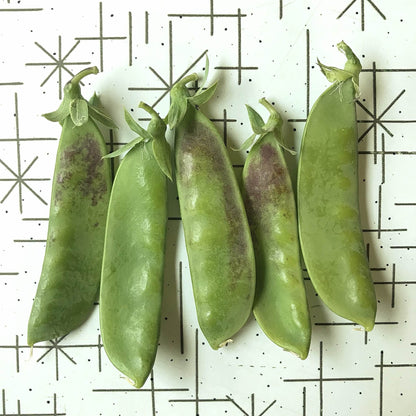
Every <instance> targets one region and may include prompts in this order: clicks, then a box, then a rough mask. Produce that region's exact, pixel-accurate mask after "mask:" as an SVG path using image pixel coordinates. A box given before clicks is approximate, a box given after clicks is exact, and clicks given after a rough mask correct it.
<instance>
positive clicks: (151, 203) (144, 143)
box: [100, 103, 171, 388]
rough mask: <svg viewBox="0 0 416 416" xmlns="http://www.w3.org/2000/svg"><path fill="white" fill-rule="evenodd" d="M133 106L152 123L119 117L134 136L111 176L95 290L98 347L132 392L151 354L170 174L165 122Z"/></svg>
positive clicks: (149, 364)
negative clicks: (100, 343) (97, 292)
mask: <svg viewBox="0 0 416 416" xmlns="http://www.w3.org/2000/svg"><path fill="white" fill-rule="evenodd" d="M140 107H142V108H144V109H145V110H147V111H148V112H149V113H150V114H151V115H152V120H151V121H150V123H149V126H148V130H147V131H145V130H143V129H141V128H140V126H139V125H138V124H137V123H136V122H135V121H134V120H133V118H132V117H131V116H130V115H129V114H128V113H127V112H125V116H126V120H127V121H128V123H129V125H130V126H131V127H132V128H133V129H134V131H136V132H138V133H139V135H140V136H139V137H138V139H136V140H133V141H132V142H131V143H129V144H128V147H132V148H131V149H130V150H129V151H128V153H127V154H126V155H125V156H124V158H123V159H122V161H121V163H120V166H119V168H118V169H117V173H116V176H115V178H114V184H113V188H112V192H111V198H110V204H109V208H108V216H107V226H106V236H105V244H104V256H103V266H102V274H101V289H100V329H101V336H102V340H103V345H104V349H105V351H106V353H107V356H108V358H109V359H110V361H111V362H112V363H113V364H114V366H115V367H116V368H117V369H119V370H120V371H121V372H122V373H123V374H124V375H126V376H127V377H128V378H129V379H131V381H132V383H133V384H134V386H135V387H137V388H140V387H141V386H142V385H143V384H144V383H145V381H146V379H147V377H148V376H149V374H150V372H151V370H152V367H153V365H154V361H155V357H156V352H157V345H158V339H159V332H160V315H161V305H162V289H163V274H164V257H165V236H166V224H167V218H168V216H167V183H166V182H167V179H166V175H165V173H164V171H166V170H164V168H165V167H167V174H168V175H169V176H170V175H171V173H170V167H169V166H168V165H169V161H170V156H169V154H170V148H169V145H168V143H167V142H166V139H165V135H164V134H165V131H166V124H165V123H164V122H163V120H162V119H160V118H159V116H158V115H157V113H156V112H155V111H154V110H153V109H152V108H150V107H148V106H147V105H144V104H142V103H141V104H140ZM157 142H160V143H157ZM161 148H162V149H164V150H163V151H162V152H160V151H159V149H161ZM121 150H123V148H122V149H121ZM117 154H118V153H117ZM165 161H167V163H165ZM161 166H162V168H161Z"/></svg>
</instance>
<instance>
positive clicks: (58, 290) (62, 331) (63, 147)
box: [27, 117, 112, 345]
mask: <svg viewBox="0 0 416 416" xmlns="http://www.w3.org/2000/svg"><path fill="white" fill-rule="evenodd" d="M105 153H106V146H105V142H104V139H103V137H102V134H101V132H100V130H99V129H98V127H97V125H96V124H95V122H94V121H93V120H92V119H89V120H88V121H87V122H86V123H85V124H83V125H82V126H75V125H74V123H73V122H72V120H71V118H70V117H66V118H65V121H64V122H63V125H62V134H61V137H60V141H59V146H58V151H57V158H56V164H55V172H54V175H53V184H52V197H51V204H50V213H49V227H48V234H47V242H46V251H45V257H44V262H43V267H42V273H41V277H40V280H39V284H38V288H37V292H36V296H35V299H34V301H33V306H32V311H31V314H30V318H29V324H28V335H27V337H28V338H27V342H28V344H29V345H33V344H35V343H36V342H40V341H46V340H49V339H53V338H56V337H60V336H63V335H66V334H67V333H69V332H70V331H71V330H73V329H75V328H77V327H78V326H79V325H81V324H82V323H83V322H84V321H85V320H86V319H87V318H88V316H89V315H90V313H91V311H92V309H93V307H94V302H96V301H97V298H98V289H99V283H100V274H101V259H102V253H103V243H104V232H105V222H106V215H107V206H108V200H109V196H110V191H111V182H112V178H111V170H110V165H109V161H108V160H103V159H102V156H103V155H105Z"/></svg>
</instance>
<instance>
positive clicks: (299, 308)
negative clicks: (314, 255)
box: [243, 105, 311, 359]
mask: <svg viewBox="0 0 416 416" xmlns="http://www.w3.org/2000/svg"><path fill="white" fill-rule="evenodd" d="M269 107H270V105H269ZM271 111H273V112H274V113H275V114H277V112H276V111H275V110H274V109H273V108H272V109H271ZM278 140H281V121H280V116H279V125H276V126H275V128H274V129H273V130H272V131H270V132H267V133H265V134H263V135H261V136H260V138H259V139H258V140H257V141H256V143H255V144H254V146H253V147H252V148H251V150H250V152H249V154H248V156H247V159H246V161H245V164H244V168H243V197H244V203H245V206H246V211H247V217H248V221H249V224H250V228H251V232H252V237H253V245H254V252H255V257H256V296H255V300H254V307H253V313H254V316H255V318H256V320H257V322H258V324H259V325H260V327H261V328H262V330H263V331H264V333H265V334H266V335H267V336H268V337H269V338H270V339H271V340H272V341H273V342H274V343H275V344H277V345H279V346H280V347H282V348H284V349H285V350H288V351H291V352H294V353H295V354H296V355H298V356H299V357H300V358H302V359H305V358H306V357H307V355H308V352H309V346H310V341H311V325H310V318H309V310H308V304H307V299H306V293H305V286H304V281H303V276H302V268H301V264H300V249H299V240H298V230H297V218H296V204H295V198H294V194H293V188H292V183H291V180H290V176H289V172H288V169H287V167H286V162H285V158H284V155H283V152H282V148H281V146H280V144H279V142H278Z"/></svg>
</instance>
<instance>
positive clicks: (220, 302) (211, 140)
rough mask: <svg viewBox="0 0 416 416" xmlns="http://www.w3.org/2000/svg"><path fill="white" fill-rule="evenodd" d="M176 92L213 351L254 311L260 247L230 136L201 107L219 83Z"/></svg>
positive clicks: (197, 280)
mask: <svg viewBox="0 0 416 416" xmlns="http://www.w3.org/2000/svg"><path fill="white" fill-rule="evenodd" d="M197 79H198V76H197V75H196V74H192V75H189V76H187V77H185V78H183V79H182V80H181V81H179V82H178V83H177V84H176V85H175V86H174V87H173V88H172V90H171V99H172V104H171V107H170V110H169V113H168V121H169V126H170V127H171V128H174V129H175V146H174V158H175V163H176V165H175V168H176V184H177V190H178V196H179V205H180V211H181V216H182V223H183V228H184V234H185V243H186V249H187V254H188V260H189V266H190V272H191V279H192V286H193V293H194V300H195V306H196V311H197V317H198V322H199V326H200V328H201V330H202V332H203V334H204V335H205V337H206V339H207V341H208V342H209V344H210V346H211V347H212V348H213V349H218V348H219V347H221V346H222V345H223V344H224V343H226V342H227V341H228V340H230V339H231V337H233V336H234V334H236V333H237V332H238V331H239V330H240V329H241V327H242V326H243V325H244V324H245V322H246V321H247V319H248V317H249V316H250V313H251V310H252V304H253V298H254V290H255V263H254V252H253V246H252V241H251V236H250V229H249V226H248V221H247V216H246V213H245V209H244V205H243V202H242V197H241V193H240V190H239V187H238V184H237V181H236V177H235V174H234V172H233V167H232V165H231V162H230V160H229V156H228V154H227V149H226V147H225V145H224V141H223V139H222V137H221V136H220V134H219V133H218V131H217V129H216V128H215V126H214V124H213V123H212V122H211V121H210V120H209V119H208V118H207V117H206V116H205V115H204V114H203V113H202V112H201V111H200V110H199V109H197V108H195V104H197V105H200V104H202V103H203V102H205V101H206V100H207V99H209V97H210V96H211V95H212V94H213V92H214V90H215V85H216V84H214V85H213V86H212V87H210V88H208V89H206V90H202V87H201V89H200V90H199V91H198V92H197V93H196V94H195V95H194V96H192V97H190V94H189V90H188V89H187V88H186V84H187V83H188V82H191V81H196V80H197Z"/></svg>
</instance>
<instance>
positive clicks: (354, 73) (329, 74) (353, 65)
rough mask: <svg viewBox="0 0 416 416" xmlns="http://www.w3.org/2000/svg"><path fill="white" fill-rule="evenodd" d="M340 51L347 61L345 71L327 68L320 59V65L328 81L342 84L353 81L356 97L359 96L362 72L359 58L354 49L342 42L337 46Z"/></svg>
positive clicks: (331, 67)
mask: <svg viewBox="0 0 416 416" xmlns="http://www.w3.org/2000/svg"><path fill="white" fill-rule="evenodd" d="M337 47H338V50H339V51H341V52H342V53H343V54H344V55H345V57H346V58H347V61H346V63H345V65H344V69H340V68H336V67H333V66H327V65H324V64H323V63H321V62H320V61H319V59H318V65H319V67H320V69H321V71H322V72H323V74H324V75H325V76H326V78H327V79H328V81H330V82H333V83H342V82H344V81H346V80H348V79H352V83H353V85H354V90H355V96H356V97H358V96H359V75H360V72H361V69H362V67H361V63H360V60H359V59H358V57H357V56H356V55H355V54H354V52H353V51H352V49H351V48H350V47H349V46H348V45H347V44H346V43H345V42H344V41H341V42H339V43H338V45H337Z"/></svg>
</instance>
